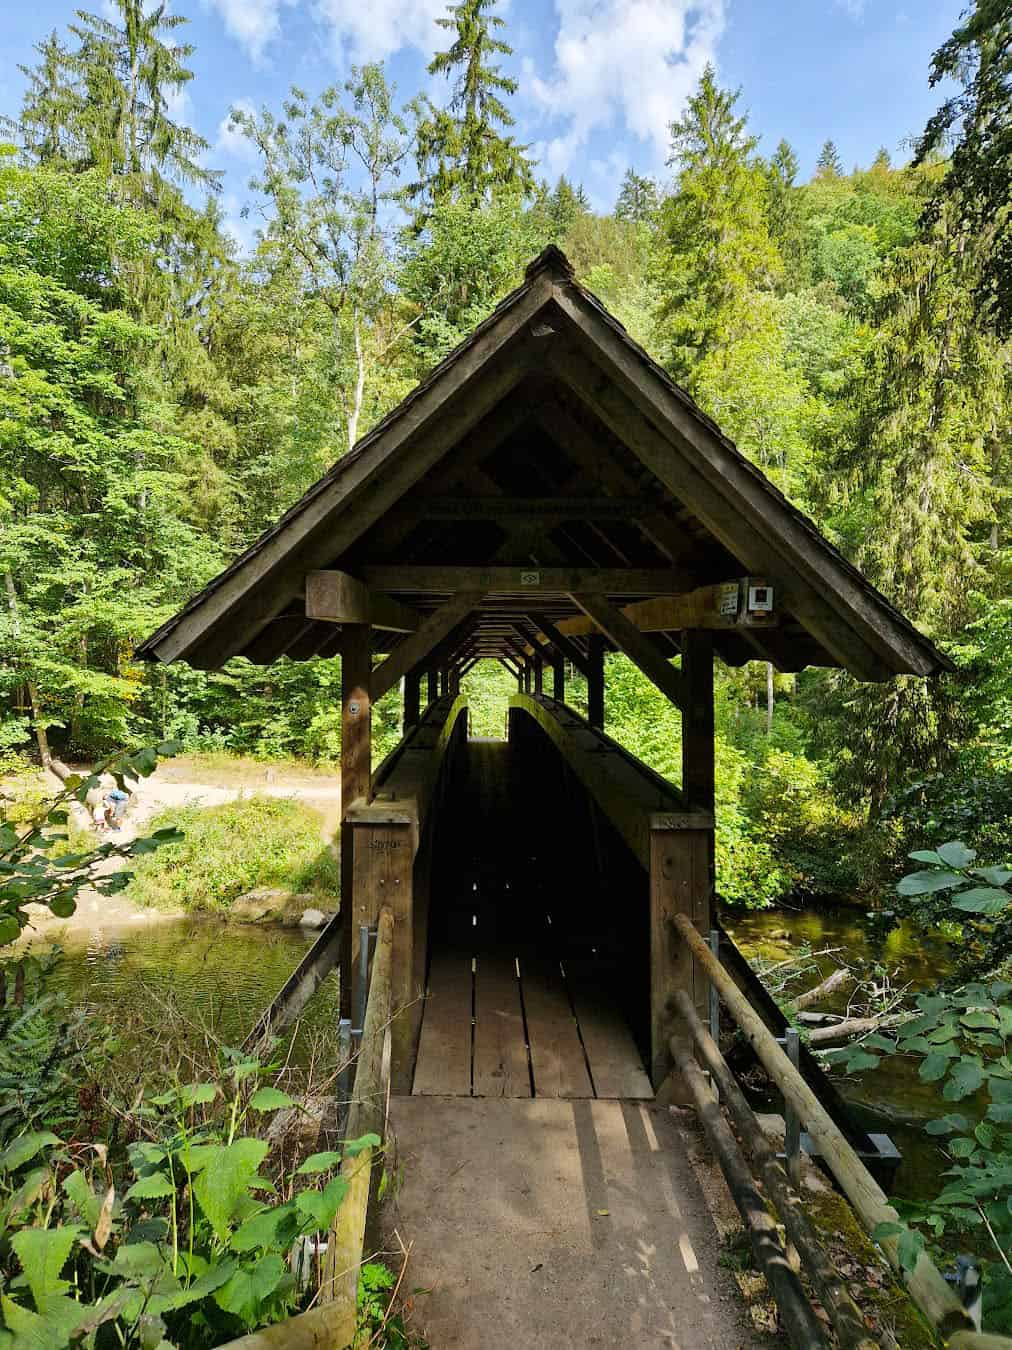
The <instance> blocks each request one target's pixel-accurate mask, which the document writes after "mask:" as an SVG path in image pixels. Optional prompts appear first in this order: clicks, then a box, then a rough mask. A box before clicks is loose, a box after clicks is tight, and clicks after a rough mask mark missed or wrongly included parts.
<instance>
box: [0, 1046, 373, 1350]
mask: <svg viewBox="0 0 1012 1350" xmlns="http://www.w3.org/2000/svg"><path fill="white" fill-rule="evenodd" d="M224 1054H225V1057H226V1061H227V1067H226V1070H225V1073H224V1075H223V1079H222V1083H220V1084H219V1083H214V1082H197V1083H188V1084H184V1085H181V1086H177V1087H174V1088H173V1089H171V1090H170V1091H168V1092H164V1093H161V1094H158V1095H156V1096H152V1097H149V1098H147V1099H145V1100H143V1101H142V1102H141V1103H139V1104H138V1105H136V1106H135V1107H134V1108H133V1109H132V1111H131V1112H130V1120H131V1123H132V1125H133V1127H134V1129H135V1130H136V1131H137V1132H138V1133H139V1134H140V1135H141V1136H142V1137H141V1138H139V1139H138V1142H136V1143H134V1144H132V1145H131V1146H130V1148H129V1150H128V1159H127V1160H125V1161H124V1162H122V1163H120V1161H119V1160H118V1159H116V1158H112V1157H110V1154H109V1151H108V1149H107V1148H106V1147H105V1146H98V1147H91V1148H82V1147H81V1146H75V1145H73V1144H68V1143H66V1142H64V1141H62V1140H61V1139H59V1138H58V1137H57V1136H56V1135H55V1134H54V1133H52V1132H51V1131H49V1130H41V1131H36V1132H34V1133H31V1134H24V1135H22V1136H20V1137H19V1138H17V1139H15V1140H14V1142H13V1143H12V1144H10V1146H9V1147H8V1148H7V1149H6V1150H5V1152H4V1153H3V1154H2V1155H0V1195H2V1197H3V1204H2V1208H0V1223H2V1225H3V1232H2V1241H0V1269H2V1275H3V1283H4V1285H5V1288H6V1291H7V1292H6V1295H5V1297H4V1299H3V1302H2V1315H3V1324H4V1327H5V1328H6V1330H7V1331H8V1332H12V1333H13V1334H14V1337H15V1344H24V1345H26V1346H27V1345H29V1344H31V1345H38V1346H45V1347H47V1350H61V1348H62V1347H64V1346H68V1345H70V1344H71V1342H72V1341H76V1340H85V1339H87V1343H90V1344H94V1333H95V1332H96V1331H97V1329H98V1328H99V1327H100V1326H104V1325H107V1324H108V1334H106V1333H103V1340H104V1342H105V1343H108V1344H118V1345H121V1346H124V1347H129V1348H131V1350H133V1348H134V1347H137V1348H138V1350H140V1347H149V1346H150V1347H163V1350H168V1347H169V1346H170V1345H172V1346H178V1347H183V1348H184V1350H203V1347H209V1346H215V1345H220V1344H222V1343H223V1342H224V1341H227V1340H231V1339H232V1338H234V1337H235V1336H237V1335H241V1334H243V1333H244V1332H246V1331H248V1330H251V1329H253V1328H255V1327H258V1326H262V1325H264V1324H265V1323H267V1322H270V1321H275V1320H277V1319H279V1318H280V1317H283V1316H285V1315H287V1314H288V1313H290V1312H291V1311H293V1310H294V1309H296V1308H297V1307H298V1305H299V1304H300V1302H302V1301H304V1299H306V1298H308V1297H309V1296H310V1291H306V1292H305V1293H303V1291H302V1290H300V1288H299V1287H298V1285H297V1283H296V1281H295V1278H294V1276H293V1275H292V1273H291V1271H290V1269H289V1264H288V1260H287V1257H288V1253H289V1252H290V1250H291V1249H292V1247H293V1246H294V1245H295V1244H296V1243H297V1242H298V1241H299V1240H300V1238H301V1237H303V1236H304V1235H311V1234H318V1233H325V1232H326V1231H327V1230H328V1229H329V1227H330V1224H331V1222H332V1221H333V1218H334V1215H335V1214H336V1212H337V1210H338V1208H339V1206H340V1204H341V1202H342V1200H343V1199H344V1196H345V1193H346V1192H347V1189H348V1182H347V1180H346V1178H345V1177H343V1176H342V1175H341V1174H340V1166H341V1163H342V1161H343V1158H345V1157H354V1156H355V1154H356V1153H358V1152H360V1151H361V1149H362V1148H364V1147H366V1146H368V1145H372V1146H377V1147H378V1146H379V1144H380V1140H379V1139H378V1138H377V1137H376V1136H375V1135H366V1136H364V1137H363V1138H362V1139H360V1140H356V1141H354V1142H351V1143H346V1144H345V1146H344V1150H343V1153H339V1152H334V1151H326V1152H322V1153H317V1154H314V1155H313V1156H312V1157H310V1158H307V1159H306V1160H305V1161H304V1162H303V1163H302V1165H301V1166H300V1167H299V1168H298V1169H297V1171H296V1173H295V1176H294V1177H292V1178H281V1177H278V1178H274V1179H271V1178H270V1177H268V1176H264V1175H263V1174H262V1169H263V1166H264V1163H265V1161H266V1159H267V1155H268V1150H269V1145H268V1144H267V1142H266V1141H264V1140H262V1139H258V1138H256V1137H253V1136H251V1135H246V1134H243V1130H244V1128H246V1127H248V1125H249V1124H251V1123H252V1122H254V1121H256V1120H258V1119H262V1118H264V1117H266V1116H267V1115H270V1114H271V1113H273V1112H275V1111H278V1110H281V1109H287V1108H291V1107H294V1106H295V1102H294V1101H293V1100H292V1098H291V1097H289V1096H288V1095H287V1094H286V1093H284V1092H281V1091H280V1090H279V1089H277V1088H276V1087H274V1086H271V1085H269V1084H266V1083H263V1084H262V1085H260V1086H258V1085H257V1083H258V1080H260V1079H262V1078H263V1077H264V1076H265V1075H266V1074H268V1073H269V1072H271V1070H268V1069H264V1068H263V1067H262V1066H261V1065H260V1064H259V1063H258V1062H257V1061H256V1060H252V1059H249V1058H248V1057H246V1056H244V1055H243V1054H242V1053H241V1052H238V1051H225V1052H224ZM279 1193H282V1194H289V1196H290V1198H289V1199H287V1200H285V1201H280V1200H279V1199H278V1195H279ZM89 1338H90V1339H89Z"/></svg>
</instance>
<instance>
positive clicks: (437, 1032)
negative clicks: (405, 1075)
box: [411, 951, 473, 1097]
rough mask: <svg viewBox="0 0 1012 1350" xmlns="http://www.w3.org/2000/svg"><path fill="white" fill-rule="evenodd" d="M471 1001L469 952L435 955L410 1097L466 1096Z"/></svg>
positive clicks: (469, 1053)
mask: <svg viewBox="0 0 1012 1350" xmlns="http://www.w3.org/2000/svg"><path fill="white" fill-rule="evenodd" d="M472 998H473V977H472V970H471V956H470V954H466V953H464V952H462V951H439V952H435V953H434V954H433V957H432V965H431V967H430V969H429V981H428V992H427V994H426V998H425V1010H424V1013H423V1016H422V1033H421V1036H420V1038H419V1041H418V1060H417V1062H416V1064H415V1078H414V1083H413V1085H412V1088H411V1090H412V1092H413V1093H415V1094H416V1095H418V1096H422V1097H426V1096H438V1097H467V1096H469V1095H470V1093H471V1016H472Z"/></svg>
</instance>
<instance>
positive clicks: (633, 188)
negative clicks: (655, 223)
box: [615, 169, 659, 222]
mask: <svg viewBox="0 0 1012 1350" xmlns="http://www.w3.org/2000/svg"><path fill="white" fill-rule="evenodd" d="M658 201H659V196H658V192H657V184H656V183H655V182H654V180H653V179H652V178H645V177H643V176H642V175H641V174H638V173H637V172H636V171H635V170H634V169H626V171H625V177H624V178H623V179H622V186H621V187H620V188H619V194H618V201H617V202H616V203H615V215H616V216H617V217H618V219H619V220H632V221H637V222H639V221H648V220H651V219H652V218H653V215H654V213H655V212H656V210H657V206H658Z"/></svg>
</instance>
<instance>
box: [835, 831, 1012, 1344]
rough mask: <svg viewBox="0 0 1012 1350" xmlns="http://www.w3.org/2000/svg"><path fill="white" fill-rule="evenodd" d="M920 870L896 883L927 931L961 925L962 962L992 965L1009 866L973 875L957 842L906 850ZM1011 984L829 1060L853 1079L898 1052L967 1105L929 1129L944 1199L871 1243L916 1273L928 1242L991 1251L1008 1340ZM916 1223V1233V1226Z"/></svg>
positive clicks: (1009, 908)
mask: <svg viewBox="0 0 1012 1350" xmlns="http://www.w3.org/2000/svg"><path fill="white" fill-rule="evenodd" d="M909 856H910V858H911V859H912V860H913V861H914V862H918V863H921V864H924V866H922V867H921V868H920V869H919V870H918V871H916V872H912V873H910V874H909V875H908V876H905V877H904V878H903V879H902V880H901V881H900V882H899V884H898V885H897V888H896V889H897V893H898V896H899V897H900V898H901V900H902V899H908V900H910V901H911V902H912V903H913V905H914V906H915V907H916V917H917V920H918V922H919V923H920V924H921V925H922V926H925V927H927V926H937V925H941V924H946V925H951V924H958V925H959V933H960V939H961V943H962V946H963V957H964V962H966V963H967V964H969V965H971V966H972V967H974V968H977V969H985V968H986V967H987V966H988V965H989V964H990V965H993V964H994V962H995V959H996V949H995V946H994V936H995V933H996V932H998V931H1000V930H1001V929H1002V928H1003V926H1005V925H1007V924H1008V922H1009V918H1010V915H1012V892H1010V890H1009V889H1008V885H1009V882H1012V869H1010V868H1008V867H1005V866H990V867H977V866H975V863H976V861H977V858H976V854H975V853H974V851H973V849H970V848H967V847H966V846H965V845H964V844H962V843H960V842H958V841H954V842H952V843H947V844H942V845H941V846H940V847H939V848H937V849H931V850H927V849H926V850H918V851H917V852H915V853H911V854H910V855H909ZM1010 996H1012V983H1009V982H1008V981H1006V980H1002V979H988V978H984V979H979V980H971V981H969V982H967V983H964V984H961V985H960V986H959V987H958V988H955V989H951V990H943V991H940V992H937V993H930V994H919V995H918V996H917V998H916V1012H915V1013H914V1015H913V1016H912V1017H910V1018H909V1019H907V1020H906V1021H904V1022H903V1023H902V1025H900V1026H899V1027H898V1028H897V1029H896V1030H895V1031H894V1032H891V1033H890V1034H889V1035H878V1034H875V1035H872V1036H868V1037H866V1038H865V1039H864V1040H863V1041H861V1042H859V1043H857V1044H855V1045H853V1046H851V1047H849V1048H848V1049H846V1050H842V1051H838V1052H836V1053H835V1055H834V1058H836V1059H837V1060H838V1061H839V1062H842V1063H844V1064H845V1065H846V1067H847V1069H848V1070H849V1071H855V1070H865V1069H873V1068H876V1067H877V1066H878V1065H879V1064H880V1063H881V1062H882V1060H883V1059H884V1058H886V1057H891V1056H894V1055H897V1054H899V1055H912V1056H916V1057H917V1058H918V1059H919V1060H920V1063H919V1065H918V1076H919V1077H920V1079H921V1081H922V1082H924V1083H936V1084H938V1087H939V1091H940V1093H941V1097H942V1098H943V1100H944V1101H946V1102H951V1103H953V1104H955V1103H957V1102H965V1103H966V1105H965V1108H964V1110H962V1111H953V1112H950V1113H948V1114H946V1115H944V1116H941V1117H939V1118H938V1119H936V1120H931V1121H929V1122H928V1123H927V1125H926V1126H925V1128H926V1130H927V1132H928V1134H930V1135H933V1136H934V1137H935V1138H936V1139H937V1140H938V1142H939V1145H940V1147H941V1148H942V1150H943V1151H944V1153H945V1154H946V1156H947V1158H948V1160H949V1162H950V1164H951V1166H950V1167H949V1168H948V1169H947V1170H946V1172H945V1173H944V1175H945V1176H946V1177H947V1178H948V1181H947V1183H946V1185H945V1186H944V1188H943V1189H942V1191H941V1192H940V1194H939V1195H938V1196H936V1197H935V1199H934V1200H932V1201H931V1202H930V1203H928V1204H925V1205H916V1206H914V1205H909V1204H908V1205H906V1206H904V1209H903V1213H904V1216H905V1218H906V1220H907V1221H908V1222H907V1223H904V1224H884V1225H882V1226H881V1227H880V1229H879V1230H878V1231H877V1232H876V1234H875V1236H876V1237H879V1238H881V1237H887V1236H898V1237H899V1248H900V1257H901V1260H902V1261H903V1264H904V1265H905V1266H907V1267H908V1268H912V1267H913V1265H914V1264H915V1263H916V1260H917V1256H918V1254H919V1253H920V1251H921V1250H922V1249H923V1247H924V1245H925V1241H926V1240H927V1239H926V1234H927V1236H928V1237H929V1238H930V1239H931V1240H933V1241H934V1242H936V1243H937V1244H938V1245H939V1246H940V1247H942V1248H944V1249H946V1250H948V1251H949V1254H950V1255H954V1254H955V1248H954V1243H955V1242H956V1241H958V1240H960V1239H967V1240H969V1242H970V1244H971V1245H972V1246H973V1247H974V1249H975V1250H978V1251H980V1252H988V1251H990V1252H991V1253H992V1254H993V1255H994V1257H995V1258H996V1259H995V1260H993V1261H991V1262H989V1263H988V1265H987V1269H986V1279H985V1287H984V1310H985V1317H986V1320H987V1326H988V1328H989V1329H990V1330H995V1331H1012V1001H1010ZM911 1225H916V1227H913V1226H911Z"/></svg>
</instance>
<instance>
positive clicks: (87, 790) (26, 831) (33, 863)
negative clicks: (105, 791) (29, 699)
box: [0, 742, 180, 947]
mask: <svg viewBox="0 0 1012 1350" xmlns="http://www.w3.org/2000/svg"><path fill="white" fill-rule="evenodd" d="M176 749H177V747H176V745H175V744H174V743H173V742H166V743H164V744H162V745H159V746H158V747H157V748H155V749H152V748H150V747H149V748H146V749H143V750H139V751H138V752H137V753H136V754H133V755H130V754H126V753H121V754H118V755H114V756H113V757H112V758H111V759H108V760H106V761H105V763H104V764H101V765H99V766H98V768H97V769H96V771H95V772H94V773H93V774H91V775H89V776H88V777H87V778H81V777H80V776H79V775H76V774H72V775H71V776H70V777H69V778H68V779H67V780H66V783H65V785H64V788H63V791H62V792H60V793H58V794H57V795H56V796H55V797H52V798H48V799H44V800H43V801H41V802H40V803H38V804H36V805H35V807H34V809H32V810H31V811H30V812H29V815H28V819H27V820H18V822H17V823H16V824H15V823H14V822H13V821H11V820H10V819H9V818H8V814H7V808H8V802H9V798H8V797H7V795H6V794H5V792H4V791H3V790H0V947H3V946H6V945H8V944H9V943H12V942H15V941H16V940H17V939H18V938H19V937H20V936H21V933H22V931H23V930H24V929H25V928H26V927H27V926H28V924H29V923H30V922H31V912H30V910H29V906H31V905H40V906H44V907H45V908H47V909H49V910H50V911H51V912H52V913H53V914H55V915H56V916H57V917H58V918H61V919H66V918H69V917H70V915H71V914H73V913H74V911H75V910H76V908H77V897H78V895H79V894H80V892H81V891H82V890H83V889H84V888H85V887H88V889H89V890H91V891H94V892H95V893H96V894H98V895H113V894H115V893H116V892H117V891H121V890H123V888H124V887H125V886H126V885H127V883H128V882H129V880H130V873H129V872H126V871H123V870H110V863H111V862H112V861H113V860H114V859H129V858H141V857H143V856H145V855H152V854H154V853H155V852H156V851H157V850H158V849H159V848H161V847H162V846H163V845H166V844H170V843H172V842H174V841H175V840H178V839H179V837H180V836H179V833H178V831H177V830H176V829H175V828H174V827H173V826H171V825H166V826H162V827H157V826H156V828H155V829H154V830H153V831H152V833H151V834H150V835H149V836H145V837H143V838H138V839H132V840H130V841H129V842H127V843H122V844H114V843H105V844H100V845H99V846H98V847H97V848H93V847H88V848H86V849H85V850H84V851H83V852H79V853H67V852H62V851H58V848H57V846H58V845H59V843H60V842H61V841H63V840H65V839H66V838H67V831H66V828H65V827H66V826H67V823H68V819H69V814H70V806H71V804H72V803H74V802H77V803H80V804H82V805H83V804H85V803H87V801H88V797H89V794H93V793H95V792H97V791H99V790H100V789H101V784H102V775H103V774H108V775H110V776H111V777H112V778H113V779H114V780H115V782H116V784H117V786H118V787H119V788H120V789H121V790H123V791H127V790H128V785H129V783H131V782H136V781H137V780H138V779H140V778H146V777H147V776H148V775H149V774H151V773H153V772H154V771H155V768H156V767H157V764H158V759H159V756H164V755H172V754H175V752H176ZM20 814H21V813H20V812H18V815H20Z"/></svg>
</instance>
